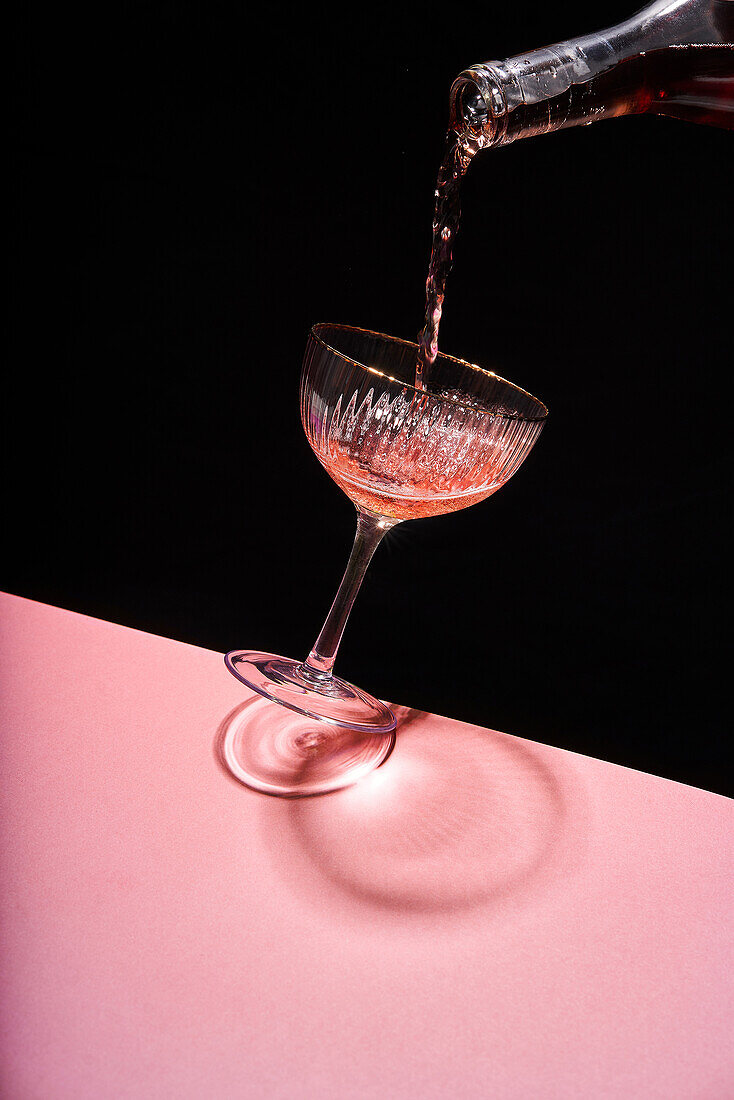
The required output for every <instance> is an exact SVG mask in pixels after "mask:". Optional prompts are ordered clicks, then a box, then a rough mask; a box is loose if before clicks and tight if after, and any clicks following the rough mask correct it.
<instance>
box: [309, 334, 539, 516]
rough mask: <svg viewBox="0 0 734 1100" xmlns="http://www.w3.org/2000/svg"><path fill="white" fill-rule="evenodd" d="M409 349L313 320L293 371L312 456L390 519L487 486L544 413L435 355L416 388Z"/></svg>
mask: <svg viewBox="0 0 734 1100" xmlns="http://www.w3.org/2000/svg"><path fill="white" fill-rule="evenodd" d="M417 355H418V348H417V345H416V344H413V343H411V342H409V341H406V340H397V339H395V338H393V337H389V336H383V335H381V334H379V333H374V332H369V331H367V330H365V329H357V328H348V327H346V326H341V325H315V326H314V328H313V329H312V332H311V335H310V337H309V340H308V344H307V347H306V354H305V358H304V364H303V373H302V377H301V417H302V421H303V426H304V429H305V432H306V436H307V437H308V441H309V443H310V444H311V447H312V448H313V450H314V453H315V454H316V457H317V458H318V459H319V461H320V462H321V464H322V465H323V466H324V468H325V469H326V470H327V472H328V473H329V474H330V476H331V477H332V478H333V479H334V481H335V482H336V483H337V485H339V486H340V488H341V489H343V491H344V492H345V493H346V494H347V496H348V497H350V499H351V500H352V501H354V503H355V504H357V505H358V506H360V507H361V508H366V509H367V510H369V511H370V512H373V513H376V514H378V515H381V516H385V517H387V518H389V519H392V520H405V519H417V518H420V517H422V516H435V515H440V514H442V513H444V512H452V511H456V510H457V509H459V508H467V507H468V506H469V505H471V504H476V503H477V502H478V501H480V500H484V499H485V497H488V496H490V495H491V494H492V493H495V492H496V491H497V489H499V488H500V487H501V486H502V485H504V483H505V482H506V481H507V480H508V478H510V477H512V475H513V474H514V473H515V471H516V470H517V468H518V467H519V466H520V464H521V463H522V461H523V460H524V459H525V457H526V456H527V454H528V452H529V451H530V449H531V447H532V446H533V444H534V443H535V441H536V439H537V438H538V435H539V434H540V431H541V429H542V427H543V423H544V421H545V418H546V416H547V413H548V410H547V409H546V407H545V405H543V403H542V402H541V401H538V400H537V398H535V397H532V396H531V394H529V393H526V391H525V390H522V389H520V388H519V387H518V386H515V385H513V384H512V383H511V382H507V381H505V379H503V378H500V377H499V376H498V375H496V374H493V373H492V372H490V371H486V370H483V369H482V368H481V367H477V366H473V365H472V364H470V363H466V362H464V361H462V360H460V359H454V358H453V357H451V356H449V355H444V354H439V356H438V357H437V359H436V361H435V363H434V364H433V366H432V368H431V373H430V376H429V378H428V380H427V382H426V388H425V389H423V390H418V389H416V388H415V386H414V385H413V382H414V378H415V366H416V361H417Z"/></svg>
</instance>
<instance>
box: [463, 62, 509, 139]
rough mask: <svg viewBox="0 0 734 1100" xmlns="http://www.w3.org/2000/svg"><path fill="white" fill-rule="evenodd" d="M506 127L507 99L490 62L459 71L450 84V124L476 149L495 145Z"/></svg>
mask: <svg viewBox="0 0 734 1100" xmlns="http://www.w3.org/2000/svg"><path fill="white" fill-rule="evenodd" d="M506 127H507V103H506V101H505V96H504V94H503V91H502V83H501V81H500V80H499V79H498V76H497V74H496V73H495V72H494V69H493V67H492V65H491V64H489V65H475V66H473V68H471V69H465V70H464V72H463V73H459V75H458V76H457V78H456V80H455V81H454V83H453V85H452V86H451V128H452V129H453V130H454V131H455V132H456V133H457V134H459V135H460V136H461V137H462V138H463V139H464V141H468V142H470V143H471V144H472V145H474V147H475V150H477V151H478V150H479V149H488V148H489V147H490V146H491V145H497V144H498V142H499V141H501V139H502V136H503V134H504V132H505V129H506Z"/></svg>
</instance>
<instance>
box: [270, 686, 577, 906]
mask: <svg viewBox="0 0 734 1100" xmlns="http://www.w3.org/2000/svg"><path fill="white" fill-rule="evenodd" d="M394 709H395V713H396V717H397V718H398V735H397V744H396V747H395V749H394V751H393V753H392V755H391V756H390V758H389V759H388V760H387V762H386V763H385V764H384V765H383V766H382V767H380V768H378V769H376V770H375V771H373V772H372V773H371V774H369V775H368V776H366V777H365V778H364V779H362V780H361V781H360V782H359V783H358V784H356V785H355V786H353V787H349V788H346V789H345V790H342V791H338V792H336V793H334V794H330V795H326V796H323V797H319V798H305V799H298V800H287V801H284V800H277V799H267V798H263V799H262V803H263V804H262V817H261V825H262V836H263V841H264V843H265V844H266V846H267V847H268V849H269V850H270V852H271V855H272V858H273V859H274V860H276V861H277V863H278V865H279V867H280V869H281V870H282V872H283V873H284V874H285V875H286V876H287V878H288V880H289V881H290V882H291V883H292V884H294V885H295V884H299V885H300V886H301V887H302V888H305V889H306V890H307V891H308V892H309V893H312V894H314V896H315V897H317V898H318V899H319V900H320V903H321V904H323V903H324V888H325V886H326V885H327V884H328V885H330V886H331V887H332V888H334V889H336V890H337V891H338V893H339V894H340V895H341V896H342V898H343V899H344V898H349V899H351V901H352V902H354V903H356V904H357V905H360V906H365V905H366V906H369V907H370V908H372V909H375V908H378V909H380V910H382V911H383V912H384V911H393V912H396V913H409V912H413V913H426V914H434V915H435V914H438V913H441V912H445V913H448V912H455V911H457V910H461V909H469V908H472V907H475V906H477V905H483V906H486V905H488V904H492V905H499V904H501V903H519V902H520V901H522V899H527V896H528V894H529V893H531V892H532V891H534V890H537V889H540V888H541V887H542V886H543V884H544V883H545V884H548V882H549V881H551V880H553V879H554V878H555V880H556V881H562V880H563V878H564V875H566V874H568V873H569V871H570V863H569V860H568V858H567V857H568V856H569V855H571V854H572V855H573V857H574V860H576V859H577V857H578V855H579V839H580V838H581V837H582V836H583V832H584V829H583V820H582V818H583V816H584V815H583V810H582V809H581V805H582V803H581V801H580V800H579V798H578V792H577V791H576V790H575V781H574V777H573V776H572V775H571V774H570V773H567V772H565V771H561V770H559V769H563V766H564V760H565V759H566V758H565V757H564V756H562V755H560V754H555V753H554V752H553V750H548V749H545V748H544V747H543V746H540V745H534V744H533V743H532V742H527V741H522V740H519V739H517V738H515V737H510V736H508V735H506V734H502V733H495V732H493V731H491V730H485V729H481V728H479V727H476V726H467V725H465V724H463V723H460V722H455V721H452V720H450V719H445V718H441V717H438V716H436V715H429V714H424V713H422V712H420V711H415V710H408V709H407V708H394ZM571 841H572V843H571Z"/></svg>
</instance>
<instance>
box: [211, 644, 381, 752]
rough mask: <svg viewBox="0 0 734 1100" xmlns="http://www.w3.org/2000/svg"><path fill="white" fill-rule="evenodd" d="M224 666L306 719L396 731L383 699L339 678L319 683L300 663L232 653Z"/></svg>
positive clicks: (247, 652)
mask: <svg viewBox="0 0 734 1100" xmlns="http://www.w3.org/2000/svg"><path fill="white" fill-rule="evenodd" d="M224 663H225V664H226V666H227V668H228V669H229V671H230V672H231V673H232V675H233V676H236V677H237V679H238V680H241V681H242V683H243V684H246V685H247V687H250V688H252V689H253V690H254V691H257V692H258V693H259V694H260V695H264V696H265V698H266V699H271V700H272V701H273V702H274V703H280V704H281V706H284V707H288V708H289V709H290V710H295V711H297V713H298V714H302V715H304V717H306V718H316V719H317V720H318V721H319V722H330V723H332V724H333V725H337V726H347V727H348V728H349V729H352V730H360V731H363V732H365V733H389V732H390V731H391V730H394V729H395V715H394V714H393V712H392V711H391V710H390V708H389V707H386V706H385V704H384V703H381V702H380V700H379V699H374V698H373V697H372V696H371V695H368V694H367V692H366V691H362V690H361V689H360V688H358V687H355V686H354V684H348V683H347V681H346V680H340V679H339V677H338V676H330V677H325V678H324V679H323V680H320V679H316V677H314V676H310V675H309V674H308V670H305V671H304V668H303V664H302V662H300V661H292V660H290V659H289V658H288V657H278V656H277V655H276V654H274V653H258V652H255V651H253V650H232V652H231V653H227V654H226V655H225V658H224Z"/></svg>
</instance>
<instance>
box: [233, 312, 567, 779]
mask: <svg viewBox="0 0 734 1100" xmlns="http://www.w3.org/2000/svg"><path fill="white" fill-rule="evenodd" d="M417 355H418V345H417V344H414V343H411V342H409V341H407V340H398V339H396V338H394V337H390V336H384V335H382V334H381V333H375V332H370V331H368V330H366V329H358V328H352V327H348V326H345V325H315V326H314V328H313V329H312V331H311V334H310V336H309V340H308V343H307V347H306V354H305V357H304V364H303V372H302V376H301V419H302V423H303V427H304V430H305V433H306V437H307V439H308V441H309V443H310V445H311V447H312V449H313V451H314V454H315V455H316V457H317V458H318V460H319V461H320V462H321V464H322V465H323V467H324V468H325V469H326V470H327V472H328V473H329V474H330V475H331V477H332V478H333V479H334V481H335V482H336V484H337V485H339V487H340V488H341V489H342V490H343V491H344V492H345V493H346V495H347V496H348V497H349V498H350V499H351V500H352V501H353V503H354V504H355V506H356V508H357V514H358V518H357V534H356V538H355V541H354V546H353V548H352V553H351V556H350V558H349V561H348V563H347V568H346V571H345V573H344V577H343V579H342V583H341V585H340V587H339V590H338V592H337V594H336V597H335V599H334V602H333V604H332V607H331V610H330V611H329V614H328V616H327V618H326V621H325V623H324V626H323V627H322V630H321V633H320V634H319V636H318V638H317V639H316V642H315V643H314V646H313V648H312V650H311V652H310V653H309V655H308V657H307V658H306V659H305V660H304V661H297V660H292V659H290V658H286V657H280V656H278V655H277V654H272V653H261V652H259V651H252V650H237V651H233V652H231V653H228V654H227V655H226V657H225V661H226V664H227V667H228V668H229V670H230V672H232V673H233V675H235V676H236V677H237V678H238V679H239V680H241V681H242V683H244V684H246V685H247V686H248V687H250V688H252V689H253V690H254V691H255V692H257V693H258V694H259V695H260V696H262V697H263V699H264V700H267V701H268V702H267V703H265V704H264V705H263V706H259V707H251V706H248V707H245V708H244V709H241V708H240V710H238V711H237V712H236V713H235V714H234V716H233V717H232V719H231V721H230V723H229V725H228V727H227V729H226V731H225V734H224V739H223V755H224V758H225V761H226V763H227V765H228V766H229V768H230V770H231V771H232V772H233V774H234V775H235V776H237V778H238V779H240V780H241V781H242V782H244V783H246V784H247V785H248V786H250V787H253V788H255V789H257V790H261V791H265V792H266V793H269V794H279V795H285V796H291V797H293V796H301V795H306V794H320V793H324V792H326V791H330V790H335V789H337V788H339V787H344V786H347V785H348V784H351V783H354V782H356V781H357V780H358V779H359V778H361V777H362V776H363V775H364V774H365V773H366V772H367V771H369V770H371V769H372V768H374V767H376V766H377V765H379V764H380V763H382V762H383V761H384V760H385V759H386V757H387V756H388V754H389V753H390V751H391V749H392V746H393V744H394V737H395V734H394V731H395V724H396V723H395V717H394V715H393V713H392V711H391V710H390V708H389V707H388V706H387V705H386V704H385V703H383V702H381V701H380V700H379V699H376V698H374V697H373V696H371V695H369V694H368V693H367V692H365V691H363V690H362V689H360V688H358V687H355V686H354V685H353V684H350V683H348V682H347V681H345V680H342V679H341V678H340V677H338V676H335V675H334V672H333V668H334V661H335V658H336V654H337V650H338V648H339V643H340V641H341V637H342V634H343V631H344V627H345V625H346V622H347V618H348V616H349V613H350V611H351V608H352V605H353V603H354V600H355V598H356V595H357V592H358V590H359V587H360V584H361V582H362V578H363V577H364V574H365V572H366V569H367V566H368V564H369V561H370V559H371V557H372V554H373V553H374V551H375V549H376V548H377V546H378V545H379V543H380V541H381V539H382V538H383V536H384V535H385V533H386V532H387V531H389V530H390V529H391V528H392V527H394V526H395V525H396V524H397V523H400V522H402V521H403V520H406V519H416V518H420V517H423V516H434V515H439V514H441V513H443V512H453V511H456V510H457V509H459V508H467V507H469V506H470V505H471V504H476V503H477V502H478V501H480V500H483V499H484V498H485V497H488V496H490V495H491V494H492V493H494V492H496V491H497V489H499V488H500V487H501V486H502V485H503V484H504V483H505V482H506V481H507V480H508V478H510V477H511V476H512V475H513V474H514V473H515V471H516V470H517V468H518V467H519V466H520V464H521V462H522V461H523V460H524V459H525V457H526V456H527V454H528V452H529V451H530V449H531V447H532V446H533V444H534V443H535V441H536V439H537V437H538V435H539V433H540V431H541V429H542V427H543V423H544V421H545V418H546V416H547V409H546V407H545V405H543V404H542V402H540V401H538V400H537V398H535V397H533V396H532V395H531V394H529V393H527V392H526V391H525V390H523V389H520V387H518V386H515V385H513V384H512V383H511V382H507V381H505V379H503V378H500V377H499V376H498V375H496V374H494V373H493V372H491V371H487V370H483V369H482V368H481V367H477V366H474V365H472V364H470V363H466V362H464V361H462V360H460V359H455V358H453V357H451V356H449V355H446V354H444V353H439V354H437V356H436V357H435V359H434V362H433V364H432V366H431V375H430V380H429V382H428V388H417V387H416V386H415V385H414V382H415V365H416V361H417ZM273 704H279V706H273Z"/></svg>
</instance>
